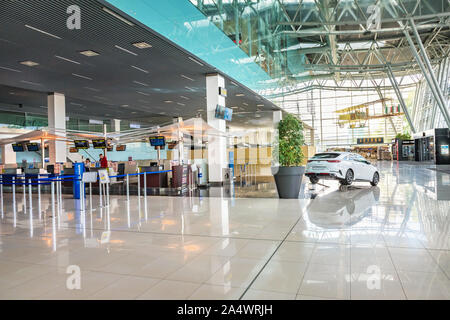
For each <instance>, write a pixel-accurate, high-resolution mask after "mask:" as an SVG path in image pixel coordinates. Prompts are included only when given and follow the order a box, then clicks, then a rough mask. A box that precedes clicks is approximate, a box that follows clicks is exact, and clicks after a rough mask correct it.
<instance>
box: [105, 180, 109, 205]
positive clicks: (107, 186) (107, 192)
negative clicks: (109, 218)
mask: <svg viewBox="0 0 450 320" xmlns="http://www.w3.org/2000/svg"><path fill="white" fill-rule="evenodd" d="M105 188H106V206H107V207H109V183H107V184H106V185H105ZM108 210H109V209H108Z"/></svg>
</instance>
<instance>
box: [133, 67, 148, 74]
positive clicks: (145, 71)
mask: <svg viewBox="0 0 450 320" xmlns="http://www.w3.org/2000/svg"><path fill="white" fill-rule="evenodd" d="M131 67H132V68H134V69H136V70H139V71H142V72H144V73H148V71H147V70H144V69H141V68H139V67H136V66H131Z"/></svg>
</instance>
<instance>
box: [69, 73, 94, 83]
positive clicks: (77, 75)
mask: <svg viewBox="0 0 450 320" xmlns="http://www.w3.org/2000/svg"><path fill="white" fill-rule="evenodd" d="M72 75H73V76H74V77H78V78H82V79H86V80H91V81H92V78H89V77H86V76H82V75H81V74H78V73H72Z"/></svg>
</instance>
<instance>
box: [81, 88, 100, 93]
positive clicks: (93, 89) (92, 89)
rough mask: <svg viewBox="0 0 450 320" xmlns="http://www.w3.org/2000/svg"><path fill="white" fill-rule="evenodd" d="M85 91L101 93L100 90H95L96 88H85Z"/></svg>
mask: <svg viewBox="0 0 450 320" xmlns="http://www.w3.org/2000/svg"><path fill="white" fill-rule="evenodd" d="M84 89H88V90H91V91H94V92H100V90H99V89H95V88H91V87H84Z"/></svg>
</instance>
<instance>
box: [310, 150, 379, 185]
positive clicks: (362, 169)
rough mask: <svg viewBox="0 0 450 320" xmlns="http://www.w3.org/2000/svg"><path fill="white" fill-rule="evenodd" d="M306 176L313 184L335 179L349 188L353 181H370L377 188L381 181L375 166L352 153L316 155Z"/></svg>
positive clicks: (311, 159) (311, 160)
mask: <svg viewBox="0 0 450 320" xmlns="http://www.w3.org/2000/svg"><path fill="white" fill-rule="evenodd" d="M305 175H306V176H307V177H309V180H310V181H311V183H312V184H316V183H318V182H319V180H320V179H333V180H339V182H340V183H341V184H342V185H347V186H349V185H351V184H352V182H353V181H368V182H370V184H371V185H372V186H376V185H377V184H378V182H379V181H380V174H379V172H378V169H377V168H376V167H375V166H374V165H372V164H371V163H370V162H369V161H367V160H366V159H365V158H364V157H363V156H361V155H359V154H357V153H350V152H325V153H318V154H316V155H315V156H314V157H312V158H310V159H309V160H308V164H307V165H306V173H305Z"/></svg>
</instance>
